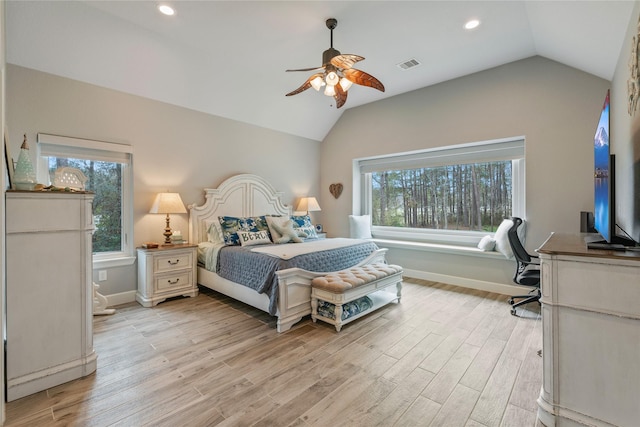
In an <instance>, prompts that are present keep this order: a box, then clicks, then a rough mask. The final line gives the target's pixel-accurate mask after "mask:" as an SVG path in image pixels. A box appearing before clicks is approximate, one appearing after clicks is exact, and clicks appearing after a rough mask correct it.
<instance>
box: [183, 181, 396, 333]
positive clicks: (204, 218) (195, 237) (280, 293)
mask: <svg viewBox="0 0 640 427" xmlns="http://www.w3.org/2000/svg"><path fill="white" fill-rule="evenodd" d="M204 191H205V201H204V204H202V205H200V206H198V205H191V206H189V211H190V212H189V213H190V214H189V238H190V240H191V241H192V242H194V243H196V244H199V245H201V246H205V245H206V244H207V242H208V241H209V235H208V231H209V227H210V225H211V223H212V222H215V221H218V217H219V216H235V217H255V216H259V215H276V216H277V215H281V216H290V215H291V214H292V211H291V208H290V207H289V206H286V205H285V204H283V203H282V200H281V197H282V193H281V192H278V191H276V190H275V188H274V187H273V186H272V185H271V184H270V183H269V182H267V181H266V180H265V179H263V178H262V177H260V176H257V175H252V174H240V175H235V176H233V177H231V178H229V179H227V180H226V181H224V182H223V183H222V184H220V186H219V187H218V188H216V189H211V188H206V189H205V190H204ZM327 240H334V239H327ZM335 240H340V239H335ZM342 240H347V239H342ZM329 243H330V242H326V243H324V242H316V244H319V245H323V244H324V245H326V244H329ZM354 243H357V242H354ZM306 244H307V243H306V242H305V243H302V244H298V245H306ZM370 244H371V245H373V246H372V249H371V250H370V252H369V253H368V254H367V255H366V256H365V257H364V258H363V259H361V260H360V261H358V262H356V263H355V264H353V265H351V266H361V265H366V264H372V263H376V262H385V254H386V249H380V248H377V247H376V246H375V245H374V244H373V243H370ZM274 246H281V245H274ZM323 256H325V257H326V256H327V252H323ZM283 265H285V264H283ZM325 265H326V264H325ZM351 266H350V267H351ZM343 268H344V265H343V266H341V268H339V269H343ZM310 270H312V269H309V270H307V269H304V268H299V267H291V268H284V269H277V270H276V271H275V282H276V287H275V291H273V292H275V294H276V295H277V296H276V300H275V305H276V306H275V310H274V299H273V298H270V297H269V295H268V294H267V293H260V292H258V291H256V290H254V289H252V288H250V287H247V286H245V285H242V284H240V283H238V282H236V281H233V280H229V279H226V278H224V277H221V276H220V275H219V274H217V272H214V271H209V270H208V269H207V268H205V266H204V265H203V264H202V263H199V264H198V284H199V285H201V286H204V287H207V288H209V289H212V290H214V291H217V292H220V293H222V294H224V295H227V296H229V297H231V298H233V299H235V300H238V301H241V302H243V303H245V304H248V305H250V306H252V307H255V308H258V309H260V310H262V311H265V312H267V313H270V314H272V315H275V316H276V317H277V330H278V332H284V331H286V330H289V329H290V328H291V326H292V325H294V324H295V323H296V322H298V321H299V320H301V319H302V317H304V316H306V315H308V314H311V286H310V284H311V280H312V279H313V278H314V277H318V276H322V275H326V274H327V273H328V272H331V271H335V270H329V271H327V270H325V271H310ZM313 270H315V269H313Z"/></svg>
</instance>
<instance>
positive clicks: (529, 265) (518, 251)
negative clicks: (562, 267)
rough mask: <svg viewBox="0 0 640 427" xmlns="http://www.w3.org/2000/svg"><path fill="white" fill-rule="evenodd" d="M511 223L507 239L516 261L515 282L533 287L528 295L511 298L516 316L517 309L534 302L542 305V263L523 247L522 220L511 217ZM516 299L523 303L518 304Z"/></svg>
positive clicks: (512, 311)
mask: <svg viewBox="0 0 640 427" xmlns="http://www.w3.org/2000/svg"><path fill="white" fill-rule="evenodd" d="M511 221H513V226H511V228H510V229H509V231H507V237H508V238H509V244H510V245H511V250H512V251H513V256H514V257H515V259H516V272H515V274H514V276H513V281H514V282H515V283H517V284H518V285H522V286H531V287H533V289H532V290H531V292H529V294H527V295H514V296H512V297H511V298H509V304H511V314H512V315H514V316H515V315H516V307H519V306H521V305H524V304H529V303H530V302H534V301H537V302H538V303H540V263H539V262H538V261H537V259H538V257H537V256H535V255H529V254H528V253H527V251H526V250H525V248H524V246H522V242H520V238H519V237H518V227H520V225H521V224H522V219H521V218H518V217H511ZM516 299H520V300H521V301H518V302H516V301H515V300H516Z"/></svg>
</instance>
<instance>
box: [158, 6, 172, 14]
mask: <svg viewBox="0 0 640 427" xmlns="http://www.w3.org/2000/svg"><path fill="white" fill-rule="evenodd" d="M158 10H159V11H160V13H163V14H165V15H167V16H172V15H175V13H176V11H175V10H173V8H172V7H171V6H167V5H166V4H161V5H160V6H158Z"/></svg>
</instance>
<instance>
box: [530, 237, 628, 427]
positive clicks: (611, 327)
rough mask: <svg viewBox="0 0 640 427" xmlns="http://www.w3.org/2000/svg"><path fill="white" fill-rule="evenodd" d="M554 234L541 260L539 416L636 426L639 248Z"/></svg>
mask: <svg viewBox="0 0 640 427" xmlns="http://www.w3.org/2000/svg"><path fill="white" fill-rule="evenodd" d="M586 236H587V235H586V234H552V235H551V236H550V237H549V239H548V240H547V241H546V242H545V243H544V244H543V245H542V246H541V247H540V249H538V252H539V254H540V260H541V269H542V275H541V279H542V281H541V289H542V297H541V298H540V302H541V304H542V328H543V330H542V335H543V367H544V369H543V381H542V388H541V390H540V397H539V398H538V418H539V420H540V421H541V422H542V423H544V424H545V425H546V426H547V427H552V426H575V425H589V426H611V425H614V426H620V427H622V426H637V425H638V420H640V253H638V252H614V251H603V250H588V249H587V248H586V244H585V242H584V238H585V237H586Z"/></svg>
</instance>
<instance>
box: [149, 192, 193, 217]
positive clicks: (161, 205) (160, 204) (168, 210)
mask: <svg viewBox="0 0 640 427" xmlns="http://www.w3.org/2000/svg"><path fill="white" fill-rule="evenodd" d="M149 213H159V214H179V213H187V209H186V208H185V207H184V203H183V202H182V199H181V198H180V194H178V193H158V195H157V196H156V199H155V200H154V202H153V206H151V210H150V211H149Z"/></svg>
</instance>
